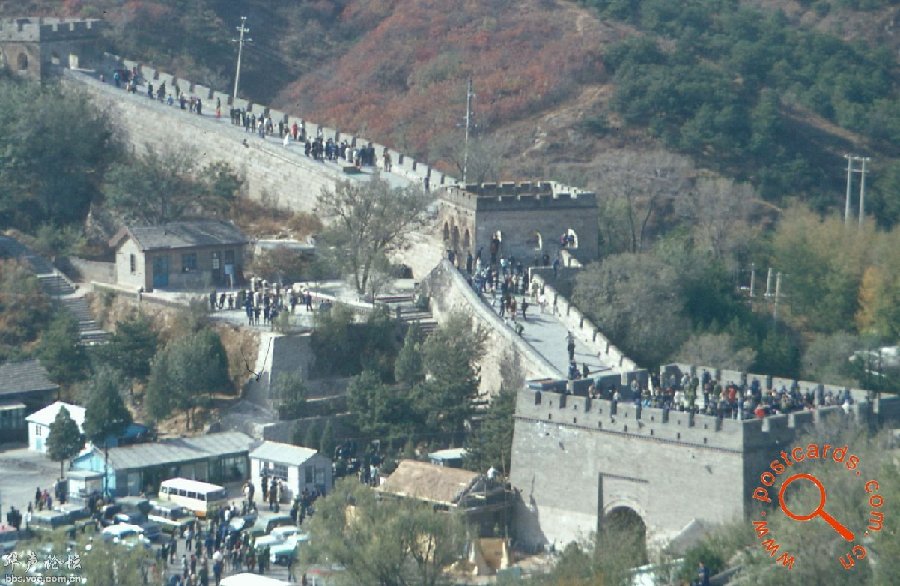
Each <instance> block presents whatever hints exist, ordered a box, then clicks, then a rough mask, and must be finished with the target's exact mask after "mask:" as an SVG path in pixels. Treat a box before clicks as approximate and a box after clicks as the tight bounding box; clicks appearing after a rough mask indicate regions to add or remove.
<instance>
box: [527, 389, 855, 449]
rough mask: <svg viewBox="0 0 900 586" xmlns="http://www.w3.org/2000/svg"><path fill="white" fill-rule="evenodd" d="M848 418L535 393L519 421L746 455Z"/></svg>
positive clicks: (835, 409) (824, 412)
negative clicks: (727, 414) (711, 410)
mask: <svg viewBox="0 0 900 586" xmlns="http://www.w3.org/2000/svg"><path fill="white" fill-rule="evenodd" d="M871 413H872V405H871V404H870V403H857V404H855V405H852V406H850V409H849V415H850V416H851V417H854V418H861V419H865V418H867V417H868V416H869V415H871ZM843 416H845V409H844V408H842V407H840V406H836V405H835V406H829V407H821V408H819V409H816V410H814V411H799V412H796V413H788V414H782V415H772V416H768V417H765V418H763V419H756V418H755V419H744V420H739V419H731V418H719V417H716V416H711V415H702V414H697V413H688V412H684V411H675V410H668V409H659V408H654V407H643V406H640V405H636V404H635V403H633V402H624V401H620V402H618V403H616V402H614V401H610V400H606V399H592V398H589V397H582V396H577V395H569V394H565V393H559V392H552V391H535V390H531V389H526V390H522V391H520V392H519V396H518V400H517V404H516V419H517V420H521V421H523V422H533V423H542V424H545V425H549V426H564V427H573V428H579V429H583V430H589V431H591V432H595V433H597V434H610V433H614V434H620V435H627V436H629V437H632V438H634V439H644V440H647V441H655V442H661V443H667V444H679V445H683V446H685V447H698V448H700V447H702V448H709V449H717V450H725V451H729V452H735V453H741V454H743V453H746V452H752V451H755V450H757V449H759V448H761V447H765V446H775V445H779V444H781V443H784V442H788V441H790V440H792V439H793V438H794V437H796V436H797V435H798V434H799V433H800V432H801V430H802V429H803V428H805V427H807V426H808V425H817V424H819V423H820V422H822V421H826V420H829V419H830V418H832V417H843Z"/></svg>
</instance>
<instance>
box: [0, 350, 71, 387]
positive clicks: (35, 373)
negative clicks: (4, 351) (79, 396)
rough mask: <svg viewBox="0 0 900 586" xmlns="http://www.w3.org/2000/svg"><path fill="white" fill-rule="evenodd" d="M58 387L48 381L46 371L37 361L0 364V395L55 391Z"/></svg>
mask: <svg viewBox="0 0 900 586" xmlns="http://www.w3.org/2000/svg"><path fill="white" fill-rule="evenodd" d="M58 388H59V385H57V384H56V383H54V382H53V381H51V380H50V377H49V376H48V375H47V370H46V369H45V368H44V367H43V366H41V363H40V362H38V361H37V360H34V359H31V360H23V361H21V362H4V363H3V364H0V395H13V394H16V393H22V392H28V391H55V390H56V389H58Z"/></svg>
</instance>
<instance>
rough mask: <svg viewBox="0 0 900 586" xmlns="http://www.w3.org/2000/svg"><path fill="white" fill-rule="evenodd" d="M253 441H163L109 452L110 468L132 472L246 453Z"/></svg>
mask: <svg viewBox="0 0 900 586" xmlns="http://www.w3.org/2000/svg"><path fill="white" fill-rule="evenodd" d="M255 441H256V440H254V439H253V438H251V437H250V436H248V435H246V434H243V433H240V432H236V431H235V432H225V433H210V434H207V435H201V436H198V437H184V438H174V439H165V440H161V441H159V442H156V443H148V444H135V445H133V446H125V447H121V448H110V450H109V466H110V467H111V468H114V469H116V470H133V469H136V468H145V467H147V466H160V465H163V464H176V463H179V462H188V461H191V460H201V459H204V458H215V457H217V456H228V455H232V454H240V453H241V452H249V451H250V448H251V446H252V445H253V444H254V443H255Z"/></svg>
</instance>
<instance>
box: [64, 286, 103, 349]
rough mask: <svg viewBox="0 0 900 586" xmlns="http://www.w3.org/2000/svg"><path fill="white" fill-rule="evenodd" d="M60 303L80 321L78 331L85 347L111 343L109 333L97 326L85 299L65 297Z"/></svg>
mask: <svg viewBox="0 0 900 586" xmlns="http://www.w3.org/2000/svg"><path fill="white" fill-rule="evenodd" d="M59 302H60V304H61V305H62V306H63V307H65V308H66V309H67V310H69V313H71V314H72V315H73V316H75V319H77V320H78V331H79V333H80V335H81V343H82V344H83V345H85V346H96V345H99V344H106V343H107V342H108V341H109V332H107V331H106V330H102V329H100V326H99V325H97V322H96V321H95V320H94V315H93V314H92V313H91V308H90V307H88V304H87V301H86V300H85V298H84V297H63V298H61V299H60V300H59Z"/></svg>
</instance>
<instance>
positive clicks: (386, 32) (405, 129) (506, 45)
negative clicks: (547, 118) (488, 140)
mask: <svg viewBox="0 0 900 586" xmlns="http://www.w3.org/2000/svg"><path fill="white" fill-rule="evenodd" d="M579 14H580V13H579V11H578V9H577V8H575V7H570V8H568V9H566V8H565V5H563V4H561V3H560V4H557V3H547V2H539V1H538V0H517V1H511V0H492V1H485V0H482V1H477V2H476V1H471V0H419V1H417V2H395V1H388V0H359V1H356V2H351V3H349V4H348V5H347V6H346V8H345V9H344V10H343V12H342V14H341V20H342V22H347V21H351V22H353V21H356V22H366V21H367V22H369V23H371V22H378V25H377V26H376V27H375V28H373V29H371V30H370V31H369V32H368V33H367V34H365V35H364V36H362V37H361V38H360V39H359V41H358V42H357V43H356V44H355V45H353V46H352V47H350V48H348V50H347V51H345V52H344V54H343V55H342V56H340V58H338V59H337V60H336V61H335V62H333V63H328V64H326V66H323V67H321V68H319V69H318V70H316V71H314V72H311V73H309V74H307V75H305V76H304V77H302V78H301V79H300V80H299V81H297V82H296V83H294V84H291V85H290V86H288V87H287V88H286V89H285V90H283V91H282V92H281V93H280V94H279V96H278V98H277V100H276V103H277V104H278V105H280V106H281V107H283V108H285V109H287V110H290V111H293V112H295V113H297V114H300V115H302V116H303V117H305V118H307V119H309V120H313V121H316V122H318V123H325V124H328V125H330V126H333V127H336V128H339V129H341V130H342V131H349V132H355V133H359V134H360V135H361V136H364V137H366V138H372V139H375V138H377V139H378V140H379V141H380V142H385V143H387V144H391V145H393V146H396V147H397V148H400V149H404V150H407V151H408V152H412V153H414V154H417V155H422V156H426V157H427V156H428V147H429V144H430V143H431V142H432V141H433V139H434V138H435V137H436V136H439V135H442V134H446V133H448V132H456V131H457V129H458V127H459V125H460V124H461V122H462V120H463V117H464V115H465V87H466V80H467V79H468V78H469V77H470V76H471V78H472V80H473V83H474V88H475V93H476V94H477V97H476V101H475V108H474V110H475V115H476V123H477V124H478V125H479V127H480V128H481V129H483V130H489V129H490V128H492V127H497V126H499V125H502V124H505V123H508V122H511V121H514V120H516V119H519V118H521V117H524V116H528V115H530V114H533V113H535V112H537V111H540V110H542V109H544V108H547V107H549V106H552V105H553V104H554V103H557V102H558V101H560V100H562V99H564V98H566V97H568V96H570V95H571V94H572V92H573V91H574V90H575V89H576V88H577V84H578V82H577V81H576V80H579V79H589V78H594V79H596V77H597V76H598V75H599V74H601V73H602V63H601V61H600V58H599V55H600V51H601V46H602V45H601V43H602V42H603V40H602V39H601V38H599V37H598V36H596V35H591V34H589V33H585V32H584V31H583V30H581V31H580V30H578V29H579V28H580V25H579V26H576V24H575V22H576V20H577V18H576V17H577V16H578V15H579Z"/></svg>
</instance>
